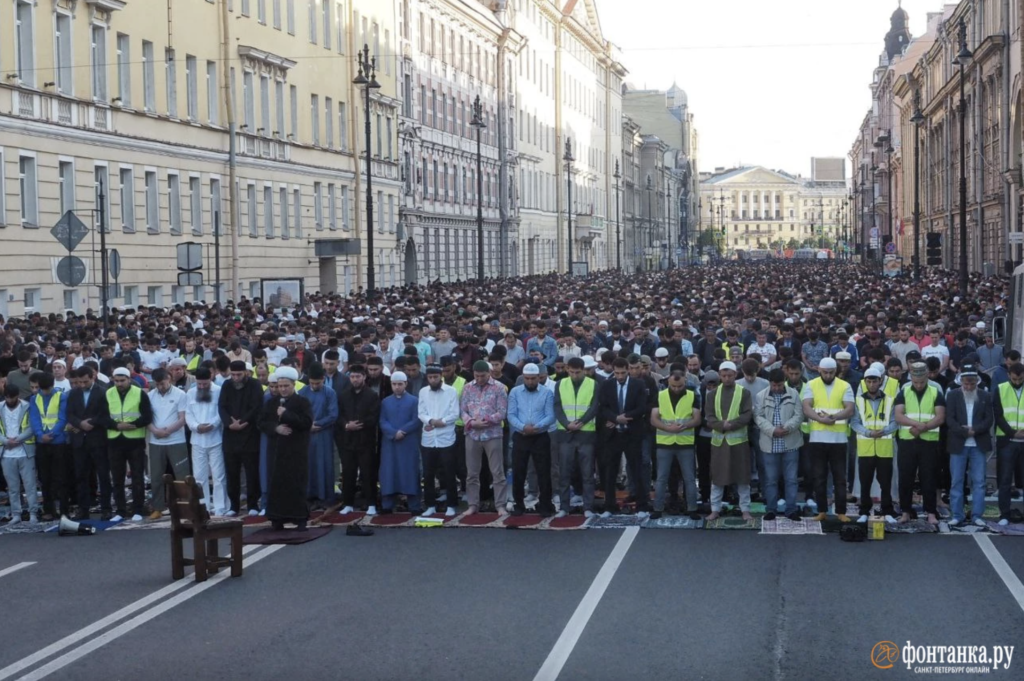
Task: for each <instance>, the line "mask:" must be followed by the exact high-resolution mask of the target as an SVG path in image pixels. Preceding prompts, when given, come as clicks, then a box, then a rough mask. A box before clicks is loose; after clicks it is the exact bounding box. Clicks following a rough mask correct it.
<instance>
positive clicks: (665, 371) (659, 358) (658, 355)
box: [651, 348, 672, 381]
mask: <svg viewBox="0 0 1024 681" xmlns="http://www.w3.org/2000/svg"><path fill="white" fill-rule="evenodd" d="M651 373H652V374H655V375H656V376H657V377H658V380H659V381H660V380H664V379H666V378H668V376H669V374H671V373H672V368H671V367H670V366H669V364H668V348H658V349H657V350H655V351H654V364H653V365H652V366H651Z"/></svg>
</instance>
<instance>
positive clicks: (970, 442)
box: [964, 390, 978, 447]
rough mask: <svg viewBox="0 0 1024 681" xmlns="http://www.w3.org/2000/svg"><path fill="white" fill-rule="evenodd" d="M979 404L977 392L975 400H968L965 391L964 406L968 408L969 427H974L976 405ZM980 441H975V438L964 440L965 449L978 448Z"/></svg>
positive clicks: (974, 396)
mask: <svg viewBox="0 0 1024 681" xmlns="http://www.w3.org/2000/svg"><path fill="white" fill-rule="evenodd" d="M977 402H978V392H977V390H975V392H974V395H973V399H970V400H969V399H967V392H966V391H964V406H965V407H966V408H967V424H966V425H967V427H968V428H973V427H974V405H975V404H977ZM977 446H978V441H977V440H975V439H974V436H973V435H972V436H971V437H969V438H967V439H966V440H964V447H977Z"/></svg>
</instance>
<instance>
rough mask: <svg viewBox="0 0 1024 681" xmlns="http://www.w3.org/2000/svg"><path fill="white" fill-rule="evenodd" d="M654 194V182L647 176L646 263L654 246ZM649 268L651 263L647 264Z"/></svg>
mask: <svg viewBox="0 0 1024 681" xmlns="http://www.w3.org/2000/svg"><path fill="white" fill-rule="evenodd" d="M653 193H654V181H653V180H652V179H651V176H650V175H648V176H647V239H645V241H644V261H647V260H648V258H650V249H651V247H652V246H654V203H653V201H652V199H651V195H652V194H653ZM647 264H648V267H649V266H650V263H647Z"/></svg>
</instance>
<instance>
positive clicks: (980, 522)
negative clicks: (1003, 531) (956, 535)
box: [974, 518, 988, 527]
mask: <svg viewBox="0 0 1024 681" xmlns="http://www.w3.org/2000/svg"><path fill="white" fill-rule="evenodd" d="M974 524H975V525H977V526H978V527H988V525H986V524H985V519H984V518H975V519H974Z"/></svg>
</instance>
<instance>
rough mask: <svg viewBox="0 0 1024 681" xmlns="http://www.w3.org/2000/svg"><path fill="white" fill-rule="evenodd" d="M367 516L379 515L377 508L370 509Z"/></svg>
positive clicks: (367, 510)
mask: <svg viewBox="0 0 1024 681" xmlns="http://www.w3.org/2000/svg"><path fill="white" fill-rule="evenodd" d="M366 515H377V507H376V506H371V507H369V508H368V509H366Z"/></svg>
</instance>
